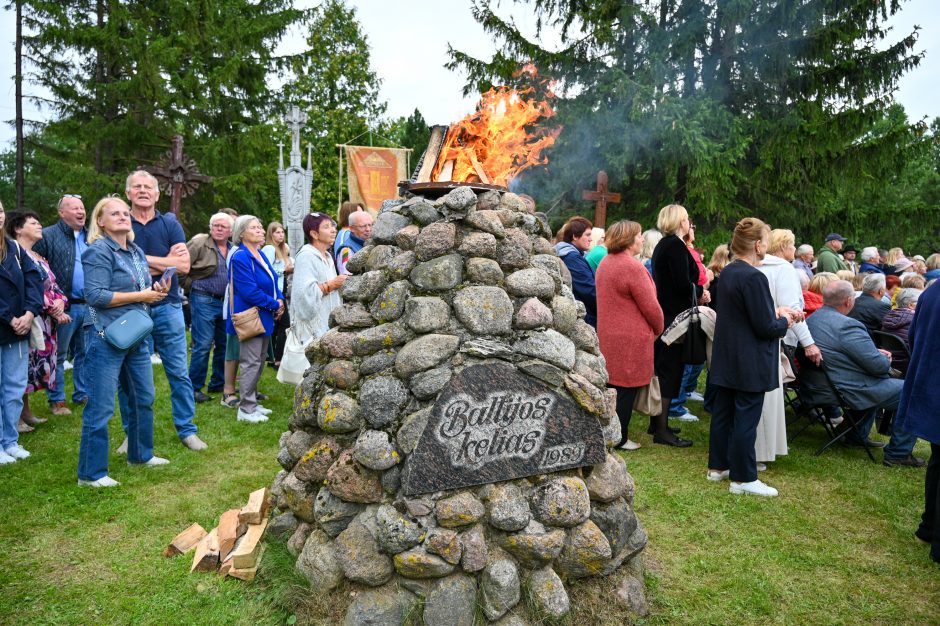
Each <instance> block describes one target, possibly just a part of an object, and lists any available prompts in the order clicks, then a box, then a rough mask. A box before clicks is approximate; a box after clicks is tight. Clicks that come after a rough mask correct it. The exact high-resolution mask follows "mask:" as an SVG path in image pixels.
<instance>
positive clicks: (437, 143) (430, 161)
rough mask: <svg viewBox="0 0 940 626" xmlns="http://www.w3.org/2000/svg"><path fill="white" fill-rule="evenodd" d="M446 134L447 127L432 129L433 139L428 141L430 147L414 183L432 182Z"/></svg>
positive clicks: (434, 127) (422, 158)
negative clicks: (432, 175) (432, 174)
mask: <svg viewBox="0 0 940 626" xmlns="http://www.w3.org/2000/svg"><path fill="white" fill-rule="evenodd" d="M446 134H447V127H446V126H432V127H431V137H430V139H429V140H428V147H427V148H426V149H425V151H424V155H422V157H421V165H420V167H419V168H418V173H417V174H416V175H415V177H414V182H416V183H429V182H431V173H432V172H433V171H434V166H435V165H437V159H438V158H439V156H440V153H441V145H442V144H443V143H444V137H445V135H446Z"/></svg>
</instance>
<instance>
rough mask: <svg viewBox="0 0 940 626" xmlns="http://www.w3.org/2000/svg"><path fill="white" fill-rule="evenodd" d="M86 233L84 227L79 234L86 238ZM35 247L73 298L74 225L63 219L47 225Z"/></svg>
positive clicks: (66, 293) (61, 286)
mask: <svg viewBox="0 0 940 626" xmlns="http://www.w3.org/2000/svg"><path fill="white" fill-rule="evenodd" d="M86 234H87V231H86V230H85V229H84V228H83V229H82V232H81V233H80V235H79V236H80V237H82V238H83V240H84V237H85V236H86ZM33 249H34V250H35V251H36V252H37V253H38V254H39V255H40V256H42V257H43V258H45V259H46V261H48V262H49V267H50V269H52V273H53V274H55V279H56V284H58V285H59V288H60V289H61V290H62V291H64V292H65V295H67V296H68V297H69V300H72V299H73V298H72V278H73V276H72V275H73V274H74V273H75V234H74V231H72V227H71V226H69V225H68V224H66V223H65V222H63V221H62V220H59V221H58V222H56V223H55V224H53V225H52V226H46V227H45V228H43V229H42V239H40V240H39V241H37V242H36V245H35V246H34V247H33Z"/></svg>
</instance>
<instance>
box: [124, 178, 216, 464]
mask: <svg viewBox="0 0 940 626" xmlns="http://www.w3.org/2000/svg"><path fill="white" fill-rule="evenodd" d="M124 191H125V193H126V194H127V199H128V201H129V202H130V205H131V223H132V224H133V226H134V243H136V244H137V245H138V246H140V247H141V249H143V251H144V253H145V254H146V255H147V263H148V264H149V265H150V273H151V275H152V276H153V277H154V279H159V278H160V276H161V275H162V274H163V272H164V271H165V270H166V269H167V268H169V267H175V268H176V269H177V272H178V273H180V272H181V273H186V272H189V265H190V261H189V250H188V249H187V248H186V236H185V235H184V234H183V227H182V226H181V225H180V223H179V221H178V220H177V219H176V216H175V215H173V214H172V213H167V214H165V215H164V214H161V213H160V212H159V211H157V200H159V198H160V190H159V188H158V186H157V179H156V178H154V177H153V176H152V175H151V174H150V173H149V172H146V171H143V170H138V171H136V172H132V173H131V175H130V176H128V177H127V185H126V187H125V190H124ZM150 316H151V317H152V318H153V333H152V335H151V336H152V337H153V344H154V349H155V350H156V351H157V353H158V354H159V355H160V358H161V359H162V360H163V371H164V372H165V373H166V378H167V381H168V382H169V384H170V403H171V405H172V407H173V425H174V426H176V434H177V435H178V436H179V438H180V441H182V443H183V445H184V446H186V447H187V448H189V449H190V450H204V449H205V448H206V447H207V446H206V444H205V442H203V441H202V440H201V439H200V438H199V437H198V436H197V435H196V425H195V424H194V423H193V418H194V417H195V415H196V402H195V400H194V398H193V383H192V381H191V380H190V378H189V368H188V366H187V362H186V353H187V346H186V325H185V322H184V321H183V305H182V301H181V299H180V292H179V276H178V274H175V275H174V276H173V281H172V283H171V284H170V289H169V295H167V297H166V298H165V299H164V300H163V301H162V302H158V303H157V304H154V305H153V306H152V307H151V310H150ZM120 400H121V415H122V417H123V416H124V415H127V414H129V413H128V412H127V411H125V410H124V409H125V406H127V399H126V398H125V397H124V394H123V393H122V394H120ZM124 429H125V432H126V431H127V423H126V422H125V423H124ZM123 445H126V440H125V444H122V446H123ZM119 452H120V450H119Z"/></svg>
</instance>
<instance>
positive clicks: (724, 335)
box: [710, 261, 787, 392]
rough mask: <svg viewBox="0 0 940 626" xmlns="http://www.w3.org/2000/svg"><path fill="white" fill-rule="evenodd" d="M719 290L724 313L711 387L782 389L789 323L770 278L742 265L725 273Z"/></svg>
mask: <svg viewBox="0 0 940 626" xmlns="http://www.w3.org/2000/svg"><path fill="white" fill-rule="evenodd" d="M718 289H719V294H718V297H719V299H720V300H721V310H720V311H719V312H718V321H717V322H716V324H715V337H714V340H713V341H712V360H711V373H710V380H711V382H712V383H713V384H715V385H720V386H722V387H729V388H731V389H737V390H739V391H750V392H767V391H771V390H773V389H776V388H777V387H779V386H780V378H779V372H778V369H777V368H779V367H780V356H779V352H778V351H779V350H780V347H779V344H780V338H781V337H783V336H784V335H786V334H787V320H786V318H784V317H781V318H778V317H777V315H776V312H775V311H774V301H773V300H772V299H771V297H770V284H769V283H768V282H767V277H766V276H764V274H762V273H761V271H760V270H759V269H757V268H756V267H752V266H751V265H748V264H747V263H745V262H743V261H736V262H734V263H731V264H730V265H728V267H726V268H725V269H724V270H723V271H722V272H721V284H720V285H719V286H718Z"/></svg>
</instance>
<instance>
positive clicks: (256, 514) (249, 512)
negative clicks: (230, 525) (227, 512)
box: [238, 487, 271, 524]
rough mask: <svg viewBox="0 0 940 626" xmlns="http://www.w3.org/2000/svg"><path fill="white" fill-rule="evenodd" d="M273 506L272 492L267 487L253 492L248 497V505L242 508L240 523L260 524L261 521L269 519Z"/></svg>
mask: <svg viewBox="0 0 940 626" xmlns="http://www.w3.org/2000/svg"><path fill="white" fill-rule="evenodd" d="M270 506H271V491H270V490H269V489H268V488H267V487H263V488H261V489H258V490H257V491H252V492H251V495H250V496H248V504H246V505H245V506H244V507H242V512H241V514H240V515H239V516H238V521H240V522H245V523H248V524H260V523H261V520H266V519H267V518H268V508H269V507H270Z"/></svg>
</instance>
